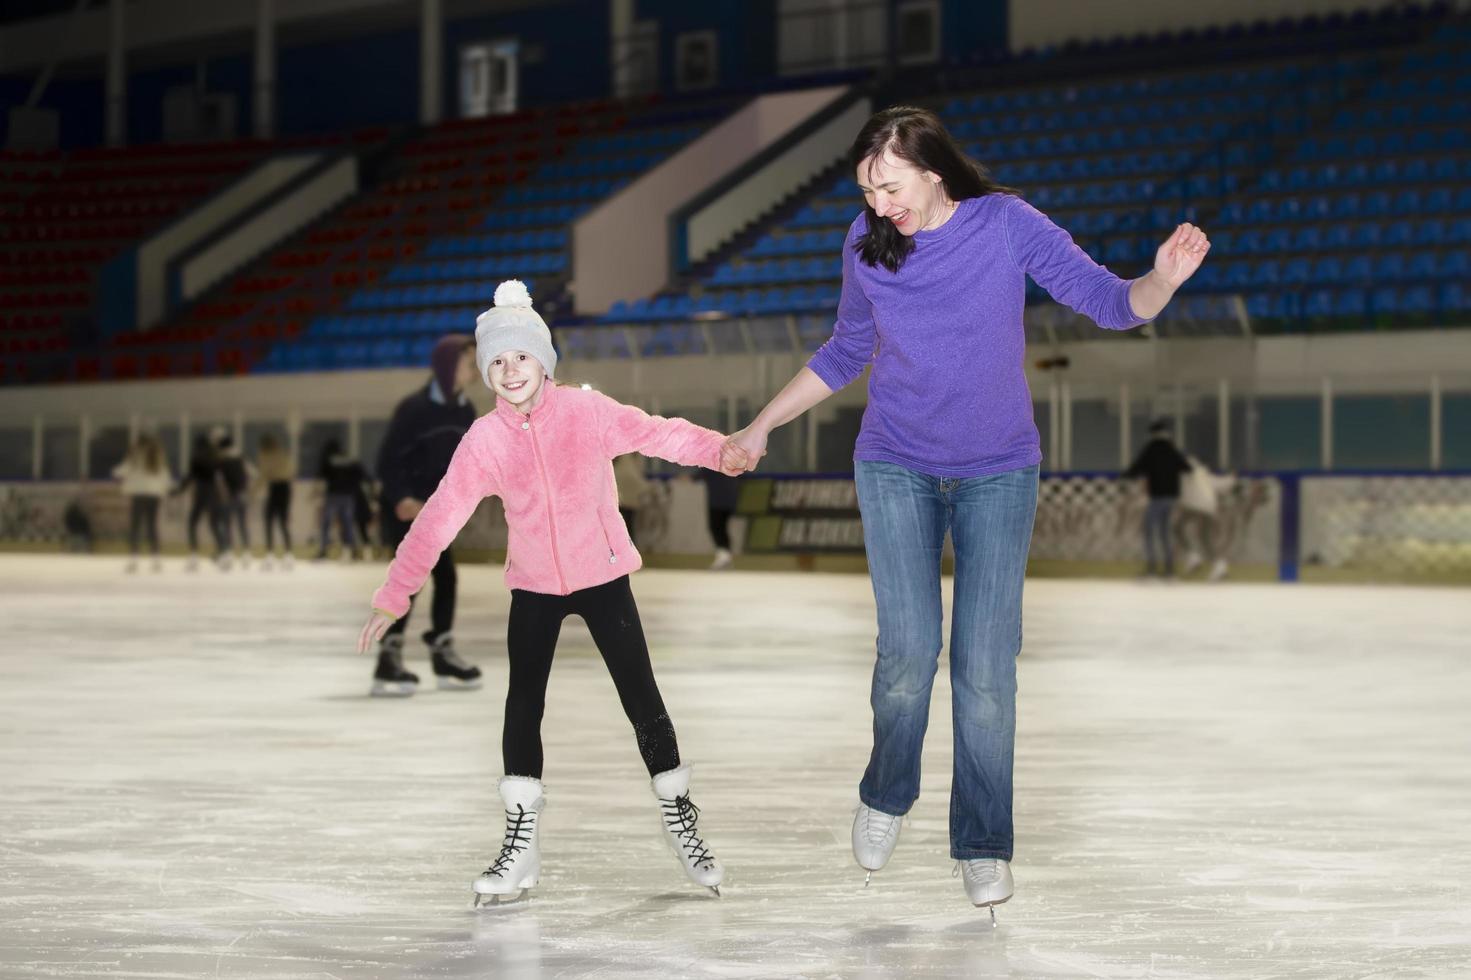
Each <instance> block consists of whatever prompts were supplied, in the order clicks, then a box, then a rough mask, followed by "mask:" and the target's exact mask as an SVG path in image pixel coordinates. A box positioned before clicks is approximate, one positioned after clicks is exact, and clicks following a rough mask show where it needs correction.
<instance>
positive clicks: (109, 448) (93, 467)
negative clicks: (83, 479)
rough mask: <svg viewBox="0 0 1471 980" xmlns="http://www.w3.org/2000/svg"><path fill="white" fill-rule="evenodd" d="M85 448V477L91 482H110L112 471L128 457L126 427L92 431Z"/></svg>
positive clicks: (128, 444) (110, 427)
mask: <svg viewBox="0 0 1471 980" xmlns="http://www.w3.org/2000/svg"><path fill="white" fill-rule="evenodd" d="M91 436H92V441H91V443H90V444H89V445H88V446H87V476H88V478H89V479H93V480H111V479H112V469H113V467H114V466H117V465H118V464H119V463H121V462H122V461H123V460H124V459H125V458H126V457H127V455H128V449H129V447H130V445H131V444H130V443H129V442H128V429H127V426H116V425H114V426H107V427H105V428H99V429H94V430H93V431H92V433H91Z"/></svg>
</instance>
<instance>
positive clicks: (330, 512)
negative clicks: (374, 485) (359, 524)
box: [317, 493, 358, 558]
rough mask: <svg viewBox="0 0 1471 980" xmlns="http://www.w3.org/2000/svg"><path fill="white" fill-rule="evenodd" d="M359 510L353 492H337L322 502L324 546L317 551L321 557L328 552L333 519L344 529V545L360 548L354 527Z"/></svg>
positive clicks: (345, 547) (353, 549)
mask: <svg viewBox="0 0 1471 980" xmlns="http://www.w3.org/2000/svg"><path fill="white" fill-rule="evenodd" d="M356 512H357V502H356V501H355V500H353V498H352V495H351V494H345V493H335V494H331V495H329V496H328V497H327V499H326V500H325V501H324V502H323V503H322V546H321V549H320V550H319V551H318V552H317V557H318V558H321V557H323V556H324V555H326V554H327V542H328V541H329V540H330V539H331V537H332V521H333V520H336V521H337V526H338V527H340V528H341V529H342V547H343V548H344V549H346V550H348V551H353V552H356V551H357V550H358V537H357V530H356V528H355V527H354V518H355V516H356Z"/></svg>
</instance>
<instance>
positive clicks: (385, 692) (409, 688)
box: [368, 681, 418, 698]
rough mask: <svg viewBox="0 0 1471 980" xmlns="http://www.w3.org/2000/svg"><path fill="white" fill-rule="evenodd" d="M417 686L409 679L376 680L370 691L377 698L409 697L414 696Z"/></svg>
mask: <svg viewBox="0 0 1471 980" xmlns="http://www.w3.org/2000/svg"><path fill="white" fill-rule="evenodd" d="M417 687H418V685H417V684H410V683H408V682H407V681H374V682H373V689H372V690H371V691H369V692H368V693H369V694H370V695H372V696H373V697H375V698H407V697H412V696H413V694H414V690H415V689H416V688H417Z"/></svg>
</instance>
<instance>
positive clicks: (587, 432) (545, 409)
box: [373, 380, 725, 617]
mask: <svg viewBox="0 0 1471 980" xmlns="http://www.w3.org/2000/svg"><path fill="white" fill-rule="evenodd" d="M545 384H546V385H547V387H546V390H545V391H544V392H543V394H542V398H541V404H540V405H538V406H537V407H536V408H534V409H533V410H532V411H531V413H530V414H529V415H523V414H521V413H520V412H518V411H516V409H515V408H514V407H512V406H511V405H509V404H507V403H504V402H501V403H497V405H496V408H495V411H493V412H489V413H487V414H486V415H483V416H481V417H480V418H479V419H477V420H476V421H475V424H474V425H472V426H470V431H468V432H466V433H465V436H464V438H463V439H461V440H460V446H459V448H458V449H456V450H455V455H454V458H453V459H452V460H450V464H449V470H448V471H447V472H446V473H445V474H444V479H442V480H441V481H440V482H439V487H438V488H437V489H436V490H435V491H434V493H433V494H432V495H431V496H430V497H429V499H428V501H426V502H425V504H424V509H423V510H421V511H420V512H419V516H418V517H416V518H415V519H414V524H413V526H412V527H411V528H409V533H408V534H407V535H406V536H405V537H404V539H403V542H402V543H401V544H400V545H399V546H398V553H397V556H396V557H395V558H394V559H393V564H391V565H389V566H388V580H387V581H386V582H385V583H384V584H383V587H382V588H380V589H379V590H378V591H377V592H375V593H374V594H373V606H374V608H376V609H379V610H382V611H383V612H385V613H388V614H390V615H392V616H394V617H398V616H402V615H403V614H404V613H406V612H408V609H409V596H411V595H413V594H414V593H415V592H418V591H419V590H420V589H421V588H423V587H424V581H425V580H426V579H427V578H428V577H429V572H430V569H432V568H433V567H434V564H435V562H437V561H438V560H439V555H440V553H441V552H442V551H444V549H445V548H447V547H449V545H450V543H451V542H452V541H454V539H455V535H456V534H458V533H459V531H460V528H462V527H464V526H465V522H466V521H468V520H469V519H470V515H471V514H473V513H474V512H475V508H476V506H477V505H478V504H479V503H480V501H481V500H483V499H484V498H486V497H490V496H498V497H500V498H501V500H502V502H503V503H504V504H505V508H506V525H507V527H508V529H509V531H510V536H509V539H508V543H507V548H506V585H507V586H508V587H510V588H512V589H526V590H528V591H531V592H544V593H549V594H551V595H567V594H569V593H571V592H576V591H578V590H579V589H587V588H591V587H592V586H595V585H603V584H605V583H607V582H611V581H613V580H614V579H616V578H618V577H619V576H622V575H627V574H629V573H630V572H634V571H637V570H638V569H639V568H640V567H642V565H643V559H642V558H641V557H640V556H639V553H638V550H637V549H636V548H634V546H633V542H632V541H630V540H629V539H628V529H627V527H626V526H625V525H624V523H623V518H622V516H621V515H619V513H618V491H617V489H616V486H615V484H614V481H613V463H612V461H613V459H614V457H617V456H622V455H623V454H624V453H633V452H638V453H643V454H644V455H646V456H658V457H659V458H660V459H667V460H669V461H670V462H674V463H679V464H681V465H684V466H704V467H707V468H709V469H718V468H719V466H720V447H721V444H722V443H724V441H725V436H723V435H721V434H720V433H719V432H713V431H711V430H710V429H705V428H701V427H700V426H698V425H695V424H694V423H692V422H687V421H685V420H684V419H666V418H661V417H659V416H656V415H648V414H647V413H645V412H643V411H642V410H641V409H637V408H634V407H632V406H630V405H624V404H621V403H619V402H617V401H614V400H613V399H612V398H609V397H608V396H607V395H604V394H602V393H600V392H596V391H586V390H583V389H581V388H564V387H558V386H557V385H555V384H553V383H552V382H551V381H550V380H548V381H547V382H545Z"/></svg>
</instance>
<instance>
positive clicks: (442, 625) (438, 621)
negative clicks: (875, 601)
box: [384, 548, 460, 643]
mask: <svg viewBox="0 0 1471 980" xmlns="http://www.w3.org/2000/svg"><path fill="white" fill-rule="evenodd" d="M430 574H431V575H432V576H433V577H434V601H433V602H432V603H430V605H429V626H430V629H429V632H428V633H426V634H425V635H424V640H425V642H427V643H433V642H434V641H435V640H436V639H438V638H439V637H440V636H442V635H444V634H445V633H448V632H449V631H450V630H452V629H454V626H455V592H456V591H457V590H458V588H459V582H460V575H459V572H457V571H455V555H454V552H453V551H451V550H450V549H449V548H446V549H444V551H442V552H440V554H439V561H437V562H435V563H434V571H433V572H431V573H430ZM418 598H419V594H418V593H415V594H414V595H411V596H409V611H408V612H406V613H404V614H403V615H402V616H400V617H398V618H397V619H395V620H394V621H393V625H392V626H390V627H388V630H387V632H386V633H384V635H385V636H393V635H394V634H395V633H402V632H403V631H404V630H405V629H406V628H407V627H408V625H409V617H410V616H412V615H413V613H414V602H415V600H417V599H418Z"/></svg>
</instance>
